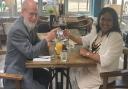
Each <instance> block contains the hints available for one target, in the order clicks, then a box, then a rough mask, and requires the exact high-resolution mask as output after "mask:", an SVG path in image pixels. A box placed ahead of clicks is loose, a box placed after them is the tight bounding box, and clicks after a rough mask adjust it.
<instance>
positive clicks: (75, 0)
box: [68, 0, 91, 12]
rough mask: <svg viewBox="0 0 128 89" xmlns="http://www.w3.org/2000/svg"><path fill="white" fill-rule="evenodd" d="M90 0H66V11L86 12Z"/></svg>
mask: <svg viewBox="0 0 128 89" xmlns="http://www.w3.org/2000/svg"><path fill="white" fill-rule="evenodd" d="M90 1H91V0H68V12H88V11H89V5H90Z"/></svg>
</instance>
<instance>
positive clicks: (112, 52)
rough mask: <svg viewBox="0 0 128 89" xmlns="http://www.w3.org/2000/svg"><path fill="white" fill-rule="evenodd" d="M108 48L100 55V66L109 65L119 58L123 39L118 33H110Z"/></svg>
mask: <svg viewBox="0 0 128 89" xmlns="http://www.w3.org/2000/svg"><path fill="white" fill-rule="evenodd" d="M110 35H111V36H110V38H109V39H110V41H108V45H109V46H108V48H107V51H106V52H105V54H103V55H102V54H99V55H100V63H101V66H102V67H106V66H109V65H111V64H112V63H113V62H114V61H115V60H119V57H120V56H121V53H122V49H123V39H122V36H121V35H120V34H119V33H117V32H116V33H114V34H110Z"/></svg>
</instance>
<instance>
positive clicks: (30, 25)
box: [24, 19, 36, 30]
mask: <svg viewBox="0 0 128 89" xmlns="http://www.w3.org/2000/svg"><path fill="white" fill-rule="evenodd" d="M24 24H25V26H26V27H27V28H28V30H33V29H34V28H35V26H36V23H31V22H29V21H28V20H26V19H24Z"/></svg>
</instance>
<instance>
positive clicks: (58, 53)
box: [55, 42, 63, 55]
mask: <svg viewBox="0 0 128 89" xmlns="http://www.w3.org/2000/svg"><path fill="white" fill-rule="evenodd" d="M62 48H63V44H62V43H61V42H57V43H56V46H55V50H56V54H57V55H60V53H61V52H62Z"/></svg>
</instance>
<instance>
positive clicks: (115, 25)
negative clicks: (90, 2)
mask: <svg viewBox="0 0 128 89" xmlns="http://www.w3.org/2000/svg"><path fill="white" fill-rule="evenodd" d="M105 13H109V14H110V15H111V16H112V20H113V27H112V29H111V30H110V31H109V32H108V33H110V32H121V31H120V27H119V22H118V15H117V13H116V11H115V10H114V9H113V8H110V7H105V8H102V10H101V12H100V13H99V16H98V19H97V26H96V30H97V32H99V31H100V30H101V28H100V23H99V21H100V18H101V16H102V15H103V14H105Z"/></svg>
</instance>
